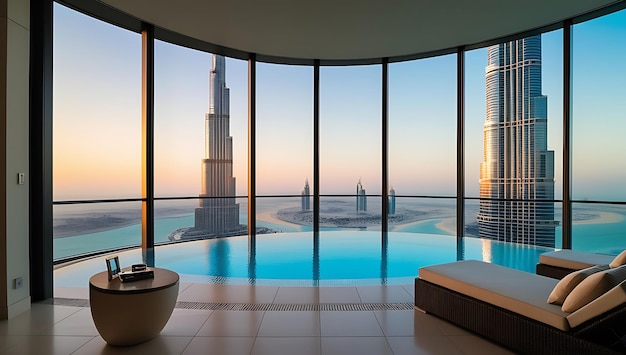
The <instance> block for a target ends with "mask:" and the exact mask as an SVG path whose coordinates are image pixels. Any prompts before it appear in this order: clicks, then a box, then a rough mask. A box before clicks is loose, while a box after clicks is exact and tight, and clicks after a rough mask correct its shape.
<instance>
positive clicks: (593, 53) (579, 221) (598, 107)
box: [572, 10, 626, 254]
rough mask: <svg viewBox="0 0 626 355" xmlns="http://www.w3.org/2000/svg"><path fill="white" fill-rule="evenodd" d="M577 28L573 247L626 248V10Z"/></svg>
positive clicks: (608, 250)
mask: <svg viewBox="0 0 626 355" xmlns="http://www.w3.org/2000/svg"><path fill="white" fill-rule="evenodd" d="M572 32H573V33H572V38H573V40H572V42H573V43H572V47H573V75H572V81H573V90H572V91H573V109H572V111H573V112H572V199H573V201H574V202H573V204H572V210H573V228H572V248H573V249H576V250H585V251H593V252H601V253H613V254H614V253H619V252H621V251H622V250H623V249H624V248H625V247H626V238H624V230H625V229H626V204H624V201H626V187H625V186H624V181H626V156H625V154H626V153H625V152H626V140H625V139H624V133H625V132H626V104H625V100H624V98H626V86H624V83H625V82H626V68H625V67H624V60H623V58H624V56H626V46H625V45H624V44H623V42H624V38H625V37H626V11H624V10H622V11H619V12H616V13H613V14H610V15H606V16H602V17H600V18H597V19H594V20H590V21H586V22H583V23H579V24H576V25H574V26H573V31H572ZM591 202H595V203H591Z"/></svg>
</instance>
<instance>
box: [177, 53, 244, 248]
mask: <svg viewBox="0 0 626 355" xmlns="http://www.w3.org/2000/svg"><path fill="white" fill-rule="evenodd" d="M229 94H230V92H229V89H228V87H226V63H225V59H224V57H223V56H219V55H215V54H214V55H213V66H212V68H211V79H210V87H209V113H207V114H206V116H205V158H204V159H203V160H202V186H201V189H202V192H201V194H200V197H201V199H200V206H199V207H198V208H196V210H195V225H194V228H193V229H191V230H190V231H188V233H187V234H188V235H189V234H191V235H192V236H194V237H197V236H222V235H230V234H233V233H234V234H238V232H239V231H240V230H242V229H244V228H242V226H240V225H239V205H238V204H237V203H235V177H234V176H233V141H232V139H233V138H232V137H231V136H230V132H229V131H230V108H229V105H230V99H229Z"/></svg>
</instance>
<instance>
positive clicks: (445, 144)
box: [389, 55, 456, 235]
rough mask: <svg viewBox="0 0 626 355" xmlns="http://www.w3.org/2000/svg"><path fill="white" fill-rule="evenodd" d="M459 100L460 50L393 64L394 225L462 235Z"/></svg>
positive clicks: (391, 213) (391, 173) (391, 167)
mask: <svg viewBox="0 0 626 355" xmlns="http://www.w3.org/2000/svg"><path fill="white" fill-rule="evenodd" d="M455 102H456V55H444V56H438V57H433V58H426V59H420V60H413V61H407V62H399V63H393V64H391V65H390V66H389V185H390V196H389V206H390V211H389V230H390V231H397V232H411V233H428V234H442V235H456V215H455V214H456V207H455V206H456V201H455V198H454V196H456V105H455V104H454V103H455ZM393 195H395V198H394V196H393ZM418 196H419V197H418Z"/></svg>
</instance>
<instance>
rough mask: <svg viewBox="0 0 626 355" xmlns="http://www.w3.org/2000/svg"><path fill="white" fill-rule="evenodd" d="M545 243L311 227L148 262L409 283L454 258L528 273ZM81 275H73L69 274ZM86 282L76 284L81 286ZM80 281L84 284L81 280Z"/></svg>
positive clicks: (163, 250) (254, 279)
mask: <svg viewBox="0 0 626 355" xmlns="http://www.w3.org/2000/svg"><path fill="white" fill-rule="evenodd" d="M550 250H553V249H548V248H544V247H535V246H529V245H521V244H508V243H503V242H497V241H492V240H486V239H477V238H464V239H462V240H461V241H460V244H459V245H457V238H456V237H452V236H444V235H434V234H416V233H400V232H390V233H388V242H387V247H386V248H385V247H384V246H383V243H382V239H381V233H380V232H375V231H373V232H371V231H332V232H320V235H319V243H318V244H317V245H314V240H313V234H312V233H311V232H298V233H278V234H262V235H258V236H257V237H256V243H249V239H248V237H247V236H242V237H230V238H220V239H208V240H199V241H193V242H187V243H177V244H172V245H165V246H160V247H157V248H156V251H155V264H156V265H155V266H157V267H162V268H166V269H170V270H173V271H176V272H178V273H179V274H181V278H182V281H185V282H207V283H228V284H256V285H275V286H315V285H319V286H335V285H384V284H410V283H413V279H414V278H415V277H416V276H417V270H418V269H419V268H420V267H422V266H427V265H433V264H440V263H445V262H451V261H455V260H467V259H474V260H483V261H487V262H493V263H496V264H500V265H504V266H507V267H511V268H516V269H520V270H524V271H528V272H534V271H535V265H536V264H537V262H538V260H539V255H540V254H541V253H545V252H546V251H550ZM118 255H119V256H120V263H121V264H122V266H123V267H124V266H130V265H131V264H133V263H138V262H141V261H142V260H141V250H139V249H135V250H132V251H128V252H120V253H118ZM104 268H105V265H104V262H103V261H101V260H99V259H95V260H88V261H83V262H80V263H78V264H74V265H70V266H68V267H64V268H62V269H59V270H57V271H56V273H55V284H56V286H57V287H58V286H62V287H76V286H79V287H82V286H80V285H73V283H76V282H77V281H78V280H81V279H83V278H85V279H88V275H91V274H93V273H95V272H99V271H103V270H102V269H104ZM76 272H78V273H82V274H83V275H82V276H80V277H78V276H76V275H74V273H76ZM83 282H86V281H80V283H81V284H82V283H83ZM83 286H84V285H83Z"/></svg>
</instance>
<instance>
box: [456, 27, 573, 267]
mask: <svg viewBox="0 0 626 355" xmlns="http://www.w3.org/2000/svg"><path fill="white" fill-rule="evenodd" d="M562 81H563V80H562V31H554V32H548V33H543V34H541V35H536V36H531V37H527V38H521V39H518V40H514V41H508V42H503V43H500V44H496V45H492V46H489V47H487V48H480V49H476V50H472V51H468V52H466V56H465V196H466V197H467V199H466V203H465V236H470V237H479V238H483V248H482V255H480V256H471V255H466V257H469V258H472V257H478V258H481V259H484V260H486V261H493V262H498V263H505V264H506V263H507V261H506V260H505V259H507V258H515V257H517V256H516V255H500V254H501V253H502V251H500V250H496V246H497V244H494V243H492V242H491V241H492V240H493V241H501V242H502V241H503V242H512V243H520V244H532V245H535V244H536V245H542V246H548V247H555V246H558V245H560V241H561V233H560V225H561V217H560V209H561V204H560V202H559V200H560V199H561V198H562V193H561V192H562V183H561V182H562V175H561V171H562V156H563V153H562V148H561V146H562V143H561V140H562V120H563V119H562Z"/></svg>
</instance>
